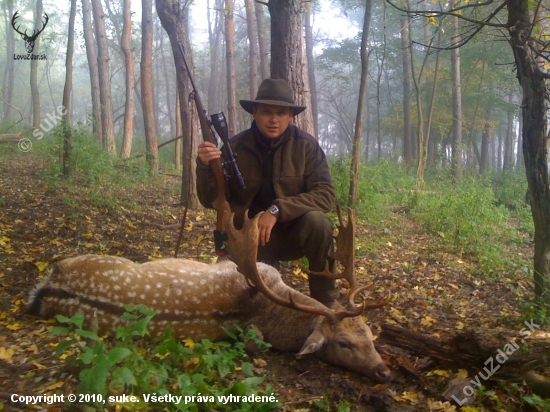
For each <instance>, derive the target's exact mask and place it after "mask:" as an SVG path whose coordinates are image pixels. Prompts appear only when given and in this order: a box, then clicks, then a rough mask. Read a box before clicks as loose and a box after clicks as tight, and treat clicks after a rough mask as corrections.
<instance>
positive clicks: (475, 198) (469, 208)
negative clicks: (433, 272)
mask: <svg viewBox="0 0 550 412" xmlns="http://www.w3.org/2000/svg"><path fill="white" fill-rule="evenodd" d="M414 213H415V215H416V216H417V217H418V218H419V219H420V221H421V222H422V223H423V224H424V225H425V227H426V228H427V229H428V230H429V231H430V232H432V233H434V234H437V235H439V236H440V237H441V238H442V239H443V241H444V242H445V243H446V244H447V245H448V247H450V248H451V250H452V251H453V252H455V253H465V254H468V255H471V256H473V257H475V258H478V259H479V261H480V262H481V263H482V264H484V263H488V264H491V262H493V263H495V264H496V266H498V265H499V263H497V260H499V259H500V256H501V255H505V252H504V246H505V245H504V244H503V240H505V239H510V238H511V237H512V230H511V229H510V228H509V227H508V220H509V218H510V213H509V212H508V210H507V209H506V208H505V207H504V206H497V205H496V202H495V197H494V193H493V191H492V190H491V189H490V188H487V187H486V186H485V185H484V182H483V181H479V180H473V179H472V180H466V179H465V180H464V181H462V182H461V183H458V184H455V185H441V186H440V187H439V188H438V189H437V191H436V193H435V194H425V195H422V196H421V197H420V198H419V200H418V207H417V208H416V209H415V211H414Z"/></svg>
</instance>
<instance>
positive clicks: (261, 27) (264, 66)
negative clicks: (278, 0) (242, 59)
mask: <svg viewBox="0 0 550 412" xmlns="http://www.w3.org/2000/svg"><path fill="white" fill-rule="evenodd" d="M263 7H264V6H263V5H262V4H261V3H259V2H257V1H254V12H255V13H256V25H257V26H258V45H259V46H260V75H261V76H262V80H264V79H267V78H269V48H268V47H267V37H266V35H265V33H266V30H265V19H264V9H263ZM254 97H256V96H254Z"/></svg>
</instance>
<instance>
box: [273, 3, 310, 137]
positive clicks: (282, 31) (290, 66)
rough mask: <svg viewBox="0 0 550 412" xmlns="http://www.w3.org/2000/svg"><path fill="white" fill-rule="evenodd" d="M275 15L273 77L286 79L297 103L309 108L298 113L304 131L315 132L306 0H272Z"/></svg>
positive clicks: (296, 119) (298, 122)
mask: <svg viewBox="0 0 550 412" xmlns="http://www.w3.org/2000/svg"><path fill="white" fill-rule="evenodd" d="M268 8H269V14H270V15H271V77H272V78H274V79H285V80H286V81H287V82H288V84H289V86H290V89H291V90H292V91H293V93H294V102H295V104H297V105H300V106H306V107H307V110H305V111H304V112H303V113H301V114H300V115H299V116H296V118H295V122H296V125H297V126H298V127H300V129H302V130H303V131H305V132H307V133H310V134H313V133H315V131H314V130H313V116H312V115H311V94H310V88H309V81H308V76H307V62H306V59H305V55H304V47H303V44H304V41H303V37H304V36H303V31H302V2H301V1H300V0H269V4H268Z"/></svg>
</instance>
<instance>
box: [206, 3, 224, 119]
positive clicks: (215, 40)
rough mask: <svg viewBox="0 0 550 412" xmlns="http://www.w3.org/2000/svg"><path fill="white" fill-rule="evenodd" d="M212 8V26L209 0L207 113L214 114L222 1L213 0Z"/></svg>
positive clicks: (218, 74) (216, 99)
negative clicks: (213, 14)
mask: <svg viewBox="0 0 550 412" xmlns="http://www.w3.org/2000/svg"><path fill="white" fill-rule="evenodd" d="M215 2H216V3H215V6H214V13H215V16H214V25H213V26H212V19H211V18H210V0H208V6H207V7H208V43H209V45H210V81H209V82H208V112H209V113H216V112H218V111H219V110H220V108H221V104H220V97H219V95H220V93H219V90H220V81H219V77H220V73H219V72H220V68H221V64H220V60H219V52H220V46H221V44H220V39H221V34H222V29H221V15H222V9H223V0H215Z"/></svg>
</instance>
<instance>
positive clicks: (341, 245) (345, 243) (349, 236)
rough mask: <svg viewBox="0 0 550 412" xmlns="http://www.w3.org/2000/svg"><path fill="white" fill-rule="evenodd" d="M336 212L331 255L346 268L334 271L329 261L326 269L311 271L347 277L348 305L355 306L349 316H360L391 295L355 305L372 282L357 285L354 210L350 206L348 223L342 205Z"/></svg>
mask: <svg viewBox="0 0 550 412" xmlns="http://www.w3.org/2000/svg"><path fill="white" fill-rule="evenodd" d="M336 213H337V214H338V223H339V224H338V235H337V236H336V252H335V253H334V254H333V255H332V256H330V258H332V259H334V260H336V261H338V262H340V263H341V264H342V266H343V267H344V270H343V271H342V272H341V273H332V272H331V271H330V269H329V266H328V263H327V265H326V266H325V270H324V271H322V272H314V271H310V273H311V274H313V275H318V276H324V277H327V278H330V279H346V280H347V282H348V285H349V292H348V294H347V296H346V299H347V301H348V307H349V308H353V309H351V310H350V311H349V313H350V315H349V316H359V315H361V314H362V313H363V312H364V311H366V310H370V309H376V308H379V307H382V306H384V305H386V304H387V303H388V302H389V300H390V296H388V297H387V298H386V299H384V300H382V301H379V302H376V303H374V304H370V305H367V302H366V301H363V303H362V304H361V305H359V306H356V305H355V297H356V296H357V295H359V294H360V293H361V292H364V291H365V290H367V289H369V288H371V287H372V284H371V285H368V286H358V285H357V276H356V273H355V216H354V214H353V211H352V210H351V209H350V208H348V222H347V224H346V223H345V222H344V219H342V212H341V210H340V206H337V208H336Z"/></svg>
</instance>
